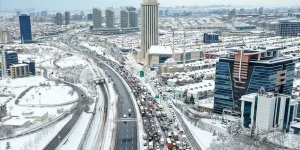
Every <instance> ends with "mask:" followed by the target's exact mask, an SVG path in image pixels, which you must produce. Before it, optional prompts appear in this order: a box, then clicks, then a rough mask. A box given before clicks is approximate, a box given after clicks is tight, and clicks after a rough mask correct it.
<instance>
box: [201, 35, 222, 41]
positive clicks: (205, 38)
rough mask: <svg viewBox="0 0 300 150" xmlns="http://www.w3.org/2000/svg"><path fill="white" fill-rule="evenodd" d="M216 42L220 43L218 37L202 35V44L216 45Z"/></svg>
mask: <svg viewBox="0 0 300 150" xmlns="http://www.w3.org/2000/svg"><path fill="white" fill-rule="evenodd" d="M218 42H220V41H219V35H217V34H208V33H204V36H203V43H218Z"/></svg>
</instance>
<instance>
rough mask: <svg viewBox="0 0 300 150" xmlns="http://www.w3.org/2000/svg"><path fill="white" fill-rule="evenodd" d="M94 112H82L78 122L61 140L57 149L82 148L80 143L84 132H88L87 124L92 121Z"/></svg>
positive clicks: (71, 149)
mask: <svg viewBox="0 0 300 150" xmlns="http://www.w3.org/2000/svg"><path fill="white" fill-rule="evenodd" d="M92 115H93V114H92V113H85V112H83V113H81V115H80V117H79V119H78V120H77V122H76V124H75V125H74V126H73V128H72V130H71V131H70V132H69V134H68V135H67V136H66V137H65V138H64V139H63V140H62V141H61V143H60V145H58V146H57V148H56V149H59V150H76V149H79V148H80V143H81V140H82V138H84V134H85V133H86V130H87V126H88V124H89V123H90V119H91V117H92Z"/></svg>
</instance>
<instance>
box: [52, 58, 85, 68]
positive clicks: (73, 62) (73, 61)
mask: <svg viewBox="0 0 300 150" xmlns="http://www.w3.org/2000/svg"><path fill="white" fill-rule="evenodd" d="M57 65H58V66H60V67H62V68H65V67H71V66H79V65H83V66H85V65H86V61H85V60H83V59H82V58H80V57H78V56H71V57H66V58H63V59H61V60H60V61H58V62H57Z"/></svg>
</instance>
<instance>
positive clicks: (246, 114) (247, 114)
mask: <svg viewBox="0 0 300 150" xmlns="http://www.w3.org/2000/svg"><path fill="white" fill-rule="evenodd" d="M251 105H252V103H251V102H247V101H246V102H245V103H244V114H243V116H244V121H243V122H244V127H246V128H250V126H249V125H250V124H251Z"/></svg>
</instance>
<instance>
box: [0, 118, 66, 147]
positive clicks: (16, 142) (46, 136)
mask: <svg viewBox="0 0 300 150" xmlns="http://www.w3.org/2000/svg"><path fill="white" fill-rule="evenodd" d="M70 119H71V116H68V117H66V118H65V119H63V120H61V121H60V122H58V123H56V124H54V125H51V126H49V127H47V128H44V129H43V130H40V131H38V132H35V133H33V134H29V135H26V136H22V137H18V138H14V139H9V140H3V141H0V149H1V150H2V149H3V150H4V149H5V148H6V142H10V146H11V149H12V150H26V149H30V150H40V149H42V148H43V147H45V146H46V145H47V144H48V143H49V141H51V140H52V139H53V138H54V137H55V136H56V135H57V134H58V132H59V131H60V130H61V128H62V127H63V126H64V125H65V124H67V122H68V121H69V120H70Z"/></svg>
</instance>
